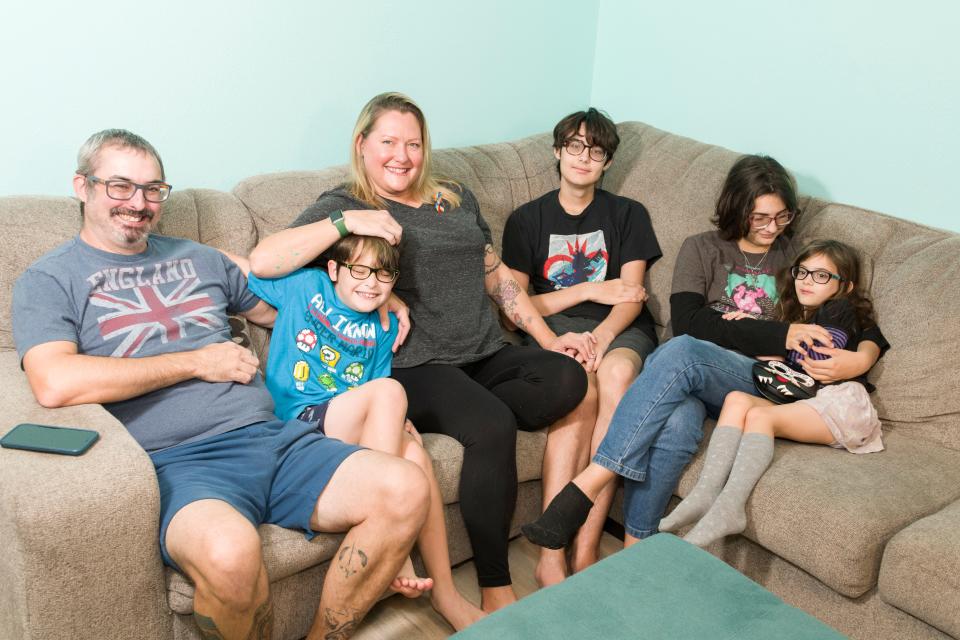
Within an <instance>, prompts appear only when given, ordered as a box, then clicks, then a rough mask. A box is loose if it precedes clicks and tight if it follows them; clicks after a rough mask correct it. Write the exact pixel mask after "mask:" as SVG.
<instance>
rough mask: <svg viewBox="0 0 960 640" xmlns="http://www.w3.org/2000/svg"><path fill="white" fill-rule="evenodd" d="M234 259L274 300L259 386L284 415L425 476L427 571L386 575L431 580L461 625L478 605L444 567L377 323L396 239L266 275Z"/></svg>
mask: <svg viewBox="0 0 960 640" xmlns="http://www.w3.org/2000/svg"><path fill="white" fill-rule="evenodd" d="M230 257H231V258H233V259H234V260H235V261H236V262H237V263H238V264H239V265H240V266H241V268H242V269H243V270H244V271H245V272H246V273H247V278H248V285H249V288H250V290H251V291H253V292H254V293H255V294H256V295H257V296H259V297H260V298H261V299H263V300H264V301H266V302H267V303H269V304H270V305H272V306H273V307H275V308H276V309H277V312H278V314H277V319H276V321H275V323H274V326H273V335H272V337H271V339H270V354H269V357H268V359H267V372H266V381H267V388H268V389H269V390H270V394H271V395H272V396H273V399H274V402H275V404H276V409H275V411H276V413H277V415H278V416H279V417H281V418H283V419H285V420H286V419H292V418H299V419H300V420H303V421H305V422H317V423H318V424H319V426H320V428H321V430H323V432H324V433H326V434H327V435H328V436H330V437H333V438H337V439H339V440H342V441H344V442H347V443H355V444H360V445H362V446H365V447H368V448H370V449H375V450H378V451H383V452H386V453H391V454H393V455H397V456H400V457H403V458H406V459H408V460H410V461H412V462H414V463H416V464H417V465H418V466H419V467H420V468H421V469H422V470H423V472H424V473H425V474H426V476H427V479H428V480H429V482H430V511H429V513H428V515H427V521H426V523H425V524H424V526H423V529H422V530H421V532H420V536H419V538H418V545H419V548H420V553H421V555H422V556H423V560H424V564H425V565H426V567H427V572H428V573H429V575H430V577H431V578H432V583H431V580H430V579H420V578H416V577H415V576H414V573H413V567H412V565H411V564H410V563H409V560H408V563H407V565H405V567H404V568H403V569H402V570H401V572H400V576H413V577H411V578H408V577H398V578H397V580H395V581H394V584H393V587H394V589H395V590H397V591H399V592H401V593H403V594H404V595H406V596H408V597H414V596H417V595H419V594H420V593H421V592H422V591H424V590H426V589H431V584H432V590H431V601H432V604H433V606H434V608H435V609H436V610H437V611H438V612H439V613H440V614H441V615H442V616H444V617H445V618H446V619H447V621H448V622H450V624H451V625H452V626H453V627H454V628H456V629H457V630H460V629H462V628H464V627H466V626H468V625H469V624H471V623H472V622H475V621H476V620H478V619H479V618H480V617H482V616H483V615H484V614H483V612H482V611H481V610H480V609H478V608H477V607H475V606H473V605H472V604H470V603H469V602H468V601H467V600H466V599H465V598H464V597H463V596H462V595H461V594H460V592H459V591H457V589H456V587H455V586H454V584H453V576H452V574H451V572H450V557H449V554H448V551H447V533H446V528H445V524H444V519H443V504H442V501H441V499H440V488H439V485H438V484H437V480H436V477H435V476H434V474H433V462H432V461H431V459H430V457H429V455H428V454H427V453H426V451H425V450H424V449H423V445H422V441H421V440H420V436H419V434H418V433H417V432H416V430H415V429H414V428H413V425H412V424H410V423H409V422H408V421H407V420H406V411H407V398H406V394H405V392H404V390H403V387H402V386H401V385H400V383H398V382H397V381H395V380H393V379H392V378H389V377H388V376H389V375H390V363H391V359H392V351H391V348H392V346H393V343H394V340H395V339H396V336H397V332H398V322H397V318H396V316H395V315H393V314H392V313H391V314H389V318H390V323H389V329H388V330H384V329H383V326H382V324H381V321H380V316H379V313H378V311H377V310H378V309H379V308H380V307H381V306H382V305H384V304H385V303H386V302H387V300H388V299H389V297H390V294H391V292H392V291H393V285H394V283H395V282H396V279H397V276H398V275H399V273H400V271H399V269H398V265H399V262H400V254H399V250H398V249H397V247H395V246H393V245H391V244H389V243H388V242H387V241H386V240H383V239H382V238H375V237H369V236H357V235H352V234H351V235H347V236H346V237H343V238H341V239H340V240H338V241H337V242H336V243H335V244H334V245H333V246H332V247H330V249H329V250H328V251H327V252H326V254H325V255H324V258H326V259H327V260H326V270H325V271H324V270H323V269H317V268H303V269H299V270H297V271H295V272H293V273H291V274H289V275H287V276H284V277H281V278H275V279H267V278H258V277H257V276H255V275H253V274H252V273H249V268H248V265H247V264H246V260H243V259H238V258H236V257H235V256H230Z"/></svg>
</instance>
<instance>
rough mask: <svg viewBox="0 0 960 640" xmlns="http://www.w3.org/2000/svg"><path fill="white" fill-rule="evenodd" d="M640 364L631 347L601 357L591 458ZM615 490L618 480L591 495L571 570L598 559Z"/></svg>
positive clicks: (615, 350)
mask: <svg viewBox="0 0 960 640" xmlns="http://www.w3.org/2000/svg"><path fill="white" fill-rule="evenodd" d="M641 365H642V360H641V359H640V356H639V355H638V354H637V352H636V351H634V350H633V349H614V350H613V351H610V352H609V353H607V354H606V355H605V356H604V357H603V360H602V361H601V363H600V370H599V371H598V372H597V387H598V391H599V397H600V400H599V409H598V411H597V425H596V427H595V428H594V430H593V442H592V444H591V448H590V457H591V458H592V457H593V455H594V454H596V452H597V448H598V447H599V446H600V442H601V441H603V437H604V436H605V435H607V428H608V427H609V426H610V420H611V419H612V418H613V413H614V411H615V410H616V408H617V405H618V404H620V400H621V399H622V398H623V395H624V394H625V393H626V392H627V389H628V388H629V387H630V385H631V384H632V383H633V380H634V379H635V378H636V377H637V374H638V373H640V367H641ZM584 466H585V465H584ZM581 468H582V467H581ZM616 492H617V483H616V482H611V483H610V484H608V485H607V486H606V487H604V488H603V490H602V491H600V493H599V494H597V497H596V498H595V499H594V501H593V508H592V509H590V515H589V516H587V521H586V522H584V523H583V526H582V527H580V533H578V534H577V537H576V538H575V539H574V542H573V545H572V546H573V548H572V550H571V559H570V562H571V564H572V569H573V571H574V572H577V571H582V570H584V569H586V568H587V567H589V566H590V565H592V564H594V563H595V562H596V561H597V559H598V557H599V556H598V553H599V547H600V537H601V536H602V535H603V525H604V524H605V523H606V521H607V514H609V513H610V505H611V504H612V503H613V497H614V495H616Z"/></svg>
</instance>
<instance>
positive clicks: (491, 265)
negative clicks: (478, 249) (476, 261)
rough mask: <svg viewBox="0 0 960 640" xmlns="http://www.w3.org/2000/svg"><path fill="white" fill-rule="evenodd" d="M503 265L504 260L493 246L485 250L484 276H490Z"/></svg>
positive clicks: (486, 247) (488, 246)
mask: <svg viewBox="0 0 960 640" xmlns="http://www.w3.org/2000/svg"><path fill="white" fill-rule="evenodd" d="M501 264H503V260H501V259H500V256H498V255H497V254H496V252H495V251H494V250H493V247H492V246H491V245H489V244H488V245H487V246H485V247H484V248H483V275H484V276H488V275H490V274H491V273H493V272H494V271H496V270H497V269H499V268H500V265H501Z"/></svg>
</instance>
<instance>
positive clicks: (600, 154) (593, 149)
mask: <svg viewBox="0 0 960 640" xmlns="http://www.w3.org/2000/svg"><path fill="white" fill-rule="evenodd" d="M563 148H564V149H566V150H567V153H569V154H570V155H572V156H578V155H580V154H581V153H583V150H584V149H589V150H590V159H591V160H593V161H594V162H603V161H604V160H606V159H607V150H606V149H604V148H603V147H601V146H600V145H597V144H587V143H585V142H584V141H583V140H577V139H576V138H567V139H566V140H565V141H564V143H563Z"/></svg>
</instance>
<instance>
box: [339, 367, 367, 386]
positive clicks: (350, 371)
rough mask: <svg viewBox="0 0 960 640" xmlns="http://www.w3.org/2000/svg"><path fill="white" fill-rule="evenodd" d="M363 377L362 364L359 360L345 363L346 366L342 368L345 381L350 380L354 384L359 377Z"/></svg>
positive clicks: (358, 380)
mask: <svg viewBox="0 0 960 640" xmlns="http://www.w3.org/2000/svg"><path fill="white" fill-rule="evenodd" d="M362 377H363V364H362V363H360V362H351V363H350V364H348V365H347V368H346V369H344V370H343V379H344V380H346V381H347V382H352V383H353V384H356V383H358V382H360V378H362Z"/></svg>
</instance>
